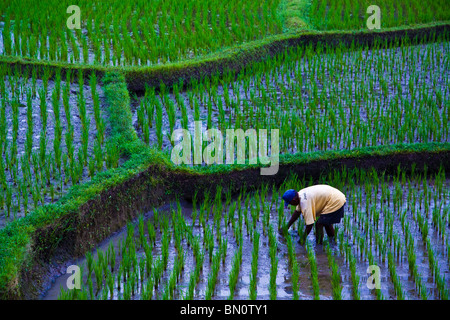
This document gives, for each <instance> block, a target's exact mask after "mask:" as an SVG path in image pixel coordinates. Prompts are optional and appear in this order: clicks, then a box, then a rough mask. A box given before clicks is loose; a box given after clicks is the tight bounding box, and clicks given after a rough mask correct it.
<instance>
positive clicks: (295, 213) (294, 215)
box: [278, 210, 301, 234]
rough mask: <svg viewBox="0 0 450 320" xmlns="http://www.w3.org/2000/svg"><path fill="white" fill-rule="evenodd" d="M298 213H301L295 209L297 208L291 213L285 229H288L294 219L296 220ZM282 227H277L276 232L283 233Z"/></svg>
mask: <svg viewBox="0 0 450 320" xmlns="http://www.w3.org/2000/svg"><path fill="white" fill-rule="evenodd" d="M300 213H301V212H300V211H297V210H296V211H295V212H294V213H293V214H292V216H291V219H290V220H289V222H288V225H287V227H286V229H285V230H288V229H289V228H290V227H291V225H292V224H293V223H294V222H295V221H297V219H298V217H300ZM283 229H284V227H280V229H278V232H279V233H281V234H283Z"/></svg>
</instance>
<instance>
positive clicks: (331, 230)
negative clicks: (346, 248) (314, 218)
mask: <svg viewBox="0 0 450 320" xmlns="http://www.w3.org/2000/svg"><path fill="white" fill-rule="evenodd" d="M325 230H326V232H327V236H328V241H329V242H333V241H334V234H335V232H334V228H333V225H332V224H330V225H325Z"/></svg>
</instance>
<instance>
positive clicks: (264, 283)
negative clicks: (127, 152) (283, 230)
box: [42, 180, 450, 300]
mask: <svg viewBox="0 0 450 320" xmlns="http://www.w3.org/2000/svg"><path fill="white" fill-rule="evenodd" d="M449 184H450V181H449V180H446V181H445V188H446V189H444V190H448V186H449ZM419 189H420V187H419ZM390 190H391V191H392V192H393V186H392V185H391V186H390ZM343 191H344V193H345V194H346V195H347V205H348V206H347V208H346V210H345V215H346V216H349V218H350V219H349V220H348V221H341V223H340V224H338V225H337V230H339V231H337V232H338V233H339V232H341V231H343V232H344V238H343V239H344V243H345V242H346V241H347V240H348V243H349V245H350V247H351V250H352V252H353V255H354V256H355V257H356V259H357V264H356V273H357V275H358V276H359V277H360V281H359V285H358V288H359V292H360V298H361V299H369V300H371V299H376V294H375V290H370V289H369V288H368V286H367V281H368V278H369V275H370V274H369V273H368V272H367V268H368V267H369V261H368V258H367V255H365V254H362V255H361V248H359V245H358V244H357V243H355V244H353V239H354V237H353V235H352V230H354V229H358V230H359V232H360V233H361V234H363V235H364V233H365V232H367V230H365V229H364V227H362V228H361V227H360V226H358V222H357V220H358V219H359V218H356V219H355V215H354V213H353V210H357V211H363V209H362V208H364V206H365V203H364V201H365V200H366V199H365V195H364V196H363V197H362V200H363V202H362V203H361V204H359V205H358V206H357V208H353V207H352V205H351V201H352V197H356V195H355V194H354V193H351V190H347V189H346V188H345V190H343ZM380 192H381V191H380ZM405 192H406V191H405ZM406 196H407V193H404V196H403V198H404V200H405V203H404V205H403V208H402V210H404V209H406ZM373 199H374V198H373V197H372V200H370V201H371V202H373V201H374V200H373ZM376 199H377V203H375V205H376V206H377V208H378V209H380V210H381V213H382V215H381V217H380V222H379V226H383V225H384V220H383V219H384V215H383V212H384V210H387V209H388V208H389V207H387V204H384V205H383V206H381V203H382V202H383V201H382V199H381V196H380V195H377V197H376ZM266 200H267V201H268V202H270V197H269V198H268V199H266ZM391 201H392V200H391ZM417 203H418V201H417ZM418 205H419V204H418ZM438 206H441V209H442V208H445V207H449V206H450V195H448V194H447V193H446V194H445V195H444V198H443V199H442V200H441V201H440V203H439V204H438ZM276 207H277V206H275V205H274V206H273V207H272V209H271V211H270V221H269V222H270V224H272V226H273V227H274V229H275V230H277V228H278V226H277V220H278V213H277V210H276ZM171 208H173V209H174V210H176V204H175V203H173V204H170V205H166V206H164V207H161V208H159V209H158V212H160V213H161V214H164V213H165V214H168V215H169V216H170V214H169V212H170V210H171ZM181 208H182V213H183V217H184V219H185V221H186V224H187V225H188V226H189V225H191V223H192V219H191V215H192V204H190V203H188V202H181ZM433 208H434V204H433V201H431V205H430V212H432V210H433ZM390 210H391V211H392V210H393V204H392V203H391V204H390ZM402 210H401V211H402ZM441 213H444V212H442V211H441ZM247 214H248V218H249V223H250V225H251V221H252V217H251V214H250V210H249V211H248V212H247ZM284 214H285V221H287V220H288V219H289V216H290V215H289V213H288V212H285V213H284ZM361 214H362V215H364V214H365V213H363V212H362V213H361ZM397 214H398V213H397V212H395V215H396V217H395V220H394V224H393V226H394V232H395V233H398V234H399V235H400V239H401V243H402V248H403V251H402V252H401V254H400V255H399V257H398V259H397V258H394V259H395V262H396V272H397V275H398V277H399V279H400V282H401V285H402V288H403V292H404V295H405V297H406V299H413V300H415V299H420V295H419V294H418V291H417V289H416V285H415V283H414V280H413V278H412V276H411V272H410V270H409V265H408V258H407V255H406V249H405V248H406V246H405V240H404V238H403V233H402V227H401V223H400V221H399V217H398V215H397ZM235 218H236V217H235ZM261 218H262V216H261ZM407 219H408V223H409V225H410V232H411V233H412V235H413V237H414V239H415V252H416V263H417V267H418V271H419V273H420V276H421V278H422V280H423V282H424V284H425V287H426V290H427V295H428V298H429V299H439V294H438V290H437V288H436V284H435V281H434V279H433V275H432V272H431V269H430V265H429V262H428V253H427V249H426V246H425V245H424V241H423V238H422V235H421V233H420V231H419V228H418V226H417V223H416V222H415V221H414V219H413V218H412V215H411V213H408V214H407ZM430 219H431V214H430V217H429V226H430V227H429V235H428V238H429V239H430V241H431V244H432V248H433V250H434V251H435V257H436V259H437V261H438V265H439V269H440V275H441V276H443V277H445V279H446V280H445V281H446V283H447V287H450V269H449V260H448V253H446V252H447V247H446V243H447V242H445V241H444V240H443V239H442V237H440V236H439V235H438V233H437V231H436V230H435V228H434V227H432V225H431V220H430ZM444 219H448V215H447V217H445V216H444ZM211 220H212V217H210V220H209V221H208V222H207V224H212V223H213V222H212V221H211ZM145 221H146V222H147V223H153V213H152V212H149V213H147V214H146V215H145ZM446 221H447V225H448V220H446ZM135 223H136V222H135ZM344 224H345V225H344ZM297 227H298V225H297V223H295V224H294V229H291V230H290V231H289V236H290V237H292V239H293V243H294V245H295V255H296V258H297V263H298V267H299V292H298V293H299V298H300V299H313V298H314V292H313V289H312V282H311V272H310V266H309V261H308V258H307V254H306V250H305V247H304V246H302V245H299V244H298V243H297V240H298V239H299V235H298V234H297V230H296V228H297ZM344 227H345V228H347V229H348V230H350V232H345V231H344ZM135 229H137V228H135ZM256 229H257V230H258V232H259V233H260V246H259V258H258V273H257V278H258V280H257V289H256V290H257V299H269V298H270V293H269V281H270V268H271V261H270V258H269V257H270V255H269V243H268V236H267V235H265V234H264V231H263V227H262V223H261V221H260V222H257V224H256ZM145 230H146V228H145ZM378 232H379V233H380V234H381V235H383V234H384V232H385V231H384V229H383V227H379V230H378ZM221 233H222V237H224V238H226V239H227V240H228V243H227V254H226V258H225V263H223V264H222V263H221V265H220V271H219V274H218V280H217V284H216V287H215V291H214V295H213V297H212V299H227V298H228V296H229V294H230V291H229V274H230V271H231V269H232V264H233V257H234V253H235V252H236V251H237V250H238V245H237V243H236V241H235V238H234V235H233V229H232V227H231V225H229V226H228V228H227V227H226V226H225V225H224V223H223V222H222V225H221ZM313 233H314V232H311V234H310V235H309V236H308V242H309V244H310V245H311V247H312V248H313V250H314V253H315V256H316V261H317V266H318V281H319V286H320V299H322V300H324V299H332V284H331V279H332V278H331V269H330V267H329V263H328V258H327V254H326V252H325V250H324V246H323V245H316V244H315V240H314V239H315V235H314V234H313ZM125 234H126V229H125V228H124V229H123V230H122V231H121V232H118V233H116V234H115V235H113V236H112V237H111V238H110V239H107V240H105V241H104V242H103V243H102V244H101V245H100V246H99V248H100V249H101V250H105V249H106V248H107V246H108V244H109V242H110V241H112V243H113V244H114V245H115V246H116V247H117V242H118V241H119V240H120V239H123V238H124V236H125ZM193 234H194V236H195V235H199V236H200V237H201V238H202V235H203V229H202V227H201V225H199V224H198V219H197V222H196V224H195V226H194V227H193ZM449 237H450V232H449V228H448V226H447V228H446V230H444V238H445V239H447V240H446V241H449V239H450V238H449ZM276 238H277V242H278V253H277V256H278V259H279V263H278V273H277V277H276V292H277V299H292V297H293V293H292V290H293V289H292V270H291V269H290V266H289V265H288V250H287V244H286V239H285V238H284V237H283V236H282V235H280V234H278V233H277V234H276ZM243 240H244V242H243V244H242V252H243V255H242V263H241V267H240V272H239V279H238V282H237V286H236V289H235V294H234V299H249V285H250V274H251V261H252V249H253V243H252V241H251V240H250V237H249V236H247V233H246V227H245V223H243ZM326 242H327V236H326V235H325V243H326ZM201 243H202V242H201V241H200V244H201ZM340 245H341V242H340V240H339V239H338V240H337V243H336V244H332V245H331V250H332V252H333V255H334V257H335V261H336V263H337V264H338V265H339V267H340V268H339V271H340V276H341V280H342V282H341V284H342V292H341V294H342V298H343V299H354V296H353V285H352V282H351V272H350V269H349V265H348V263H347V262H346V258H345V255H344V254H343V252H342V251H341V250H340V247H341V246H340ZM182 246H183V248H184V250H185V264H184V269H183V271H182V272H181V277H180V279H179V281H178V283H177V287H176V289H175V293H174V296H173V298H174V299H183V297H184V296H185V294H186V292H187V289H188V285H189V277H190V274H191V272H192V271H193V270H194V269H195V265H196V262H195V258H194V255H193V251H192V248H190V247H188V246H187V243H186V239H184V240H182ZM367 246H368V248H369V250H371V251H372V254H373V256H374V257H375V263H376V265H377V266H379V267H380V281H381V293H382V296H383V299H396V293H395V289H394V285H393V282H392V279H391V276H390V273H389V266H388V262H387V256H386V258H383V255H382V254H380V252H379V251H378V250H377V249H376V247H375V244H374V243H372V244H371V245H370V244H369V243H368V244H367ZM217 249H218V244H217V241H216V242H215V248H214V251H215V250H217ZM204 250H205V260H204V263H203V271H202V272H201V274H200V282H199V283H198V284H197V286H196V287H195V293H194V299H204V298H205V291H206V288H207V283H208V276H209V273H210V270H211V263H210V262H209V258H208V253H207V251H208V249H207V248H204ZM160 254H161V233H160V232H158V231H157V241H156V244H155V246H154V248H153V258H154V259H155V258H157V257H158V256H160ZM94 256H95V251H94ZM116 256H118V255H117V254H116ZM176 256H177V252H176V250H175V247H174V245H173V239H172V240H171V245H170V246H169V260H168V261H169V265H168V268H167V270H166V271H164V273H163V276H162V278H161V281H160V285H159V286H158V288H157V289H155V290H154V293H153V299H162V298H163V295H164V291H165V290H166V284H167V283H168V280H169V278H170V274H171V272H172V268H173V265H172V264H171V261H175V259H176ZM137 257H138V261H139V259H140V258H141V257H145V255H144V252H143V250H142V249H141V250H140V251H138V253H137ZM83 263H85V261H84V259H81V260H79V261H72V262H70V264H78V265H82V264H83ZM118 264H119V262H117V264H116V265H118ZM66 265H67V264H66ZM66 265H65V266H64V267H66ZM67 278H68V276H67V275H63V276H60V277H58V278H56V280H55V282H54V283H53V284H52V285H51V287H50V289H49V290H48V291H47V292H45V293H44V294H43V296H42V298H43V299H56V298H57V297H58V294H59V292H60V286H62V287H63V288H65V285H66V280H67ZM85 279H86V276H85ZM143 283H144V284H145V283H146V281H145V279H144V282H143ZM121 287H122V288H123V284H122V285H121ZM141 289H142V284H139V286H138V290H137V292H136V294H135V295H134V296H133V297H132V299H139V298H140V290H141ZM121 295H122V293H121V292H119V291H118V290H117V282H116V284H115V291H114V297H113V298H114V299H118V298H120V297H121ZM107 298H110V296H109V294H108V296H107Z"/></svg>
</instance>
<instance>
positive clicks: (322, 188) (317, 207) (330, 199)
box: [296, 184, 347, 225]
mask: <svg viewBox="0 0 450 320" xmlns="http://www.w3.org/2000/svg"><path fill="white" fill-rule="evenodd" d="M298 196H299V198H300V204H299V205H298V206H297V208H296V210H297V211H301V212H302V214H303V218H304V219H305V223H306V225H310V224H313V223H314V221H316V218H318V217H319V216H320V215H321V214H327V213H331V212H334V211H336V210H338V209H340V208H341V207H342V206H343V205H344V204H345V202H346V201H347V199H346V198H345V195H344V194H343V193H342V192H341V191H339V190H338V189H336V188H333V187H331V186H329V185H326V184H318V185H315V186H311V187H307V188H304V189H302V190H300V191H299V192H298ZM300 209H301V210H300Z"/></svg>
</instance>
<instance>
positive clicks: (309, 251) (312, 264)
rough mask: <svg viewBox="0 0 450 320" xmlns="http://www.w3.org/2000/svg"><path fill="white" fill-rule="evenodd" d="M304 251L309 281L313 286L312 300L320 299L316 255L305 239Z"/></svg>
mask: <svg viewBox="0 0 450 320" xmlns="http://www.w3.org/2000/svg"><path fill="white" fill-rule="evenodd" d="M305 248H306V253H307V255H308V262H309V265H310V268H311V282H312V287H313V291H314V300H320V296H319V294H320V293H319V280H318V277H317V275H318V274H317V261H316V255H315V253H314V252H313V249H312V248H311V246H310V244H309V242H308V241H306V245H305Z"/></svg>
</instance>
